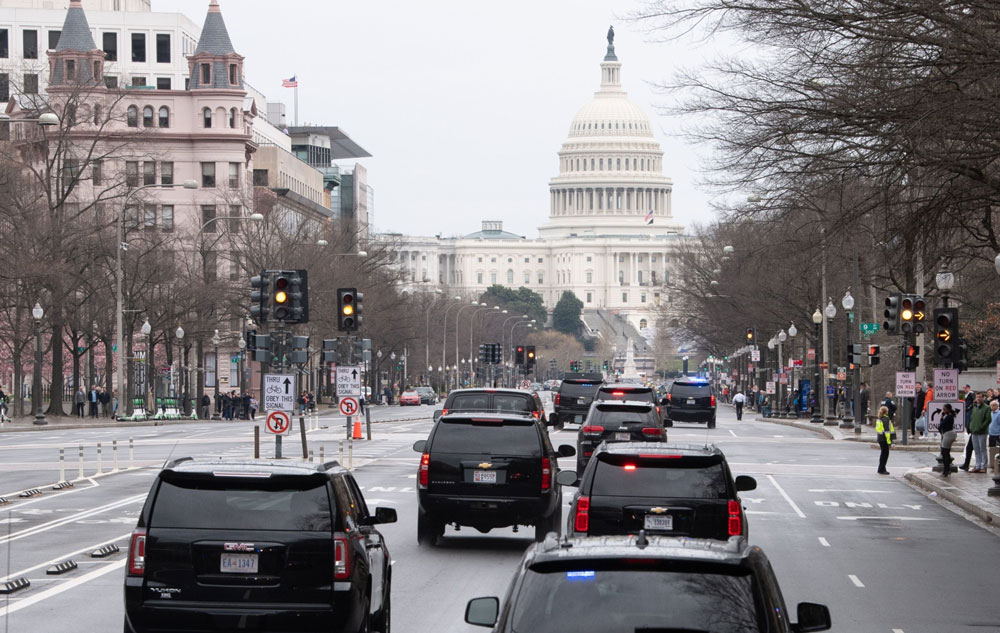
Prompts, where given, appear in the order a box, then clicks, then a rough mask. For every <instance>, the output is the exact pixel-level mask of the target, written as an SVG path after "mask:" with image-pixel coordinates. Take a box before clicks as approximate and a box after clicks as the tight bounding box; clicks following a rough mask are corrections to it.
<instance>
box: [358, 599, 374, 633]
mask: <svg viewBox="0 0 1000 633" xmlns="http://www.w3.org/2000/svg"><path fill="white" fill-rule="evenodd" d="M371 611H372V601H371V598H369V599H367V600H365V612H364V615H363V616H362V617H361V626H359V627H358V633H371V630H372V613H371Z"/></svg>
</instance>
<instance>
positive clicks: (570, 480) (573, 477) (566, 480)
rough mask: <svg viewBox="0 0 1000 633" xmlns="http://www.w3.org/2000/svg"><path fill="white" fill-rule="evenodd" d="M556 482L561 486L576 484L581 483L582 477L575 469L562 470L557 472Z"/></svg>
mask: <svg viewBox="0 0 1000 633" xmlns="http://www.w3.org/2000/svg"><path fill="white" fill-rule="evenodd" d="M556 483H557V484H559V485H560V486H575V485H577V484H578V483H580V478H579V477H578V476H577V474H576V471H575V470H560V471H559V472H558V473H556Z"/></svg>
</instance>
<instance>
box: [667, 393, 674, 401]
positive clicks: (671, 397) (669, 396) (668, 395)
mask: <svg viewBox="0 0 1000 633" xmlns="http://www.w3.org/2000/svg"><path fill="white" fill-rule="evenodd" d="M673 399H674V397H673V396H672V395H670V394H669V393H668V394H667V402H671V401H673Z"/></svg>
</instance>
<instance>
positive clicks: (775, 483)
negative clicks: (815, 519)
mask: <svg viewBox="0 0 1000 633" xmlns="http://www.w3.org/2000/svg"><path fill="white" fill-rule="evenodd" d="M767 478H768V479H770V480H771V484H772V485H773V486H774V487H775V488H776V489H777V490H778V492H780V493H781V496H782V497H784V498H785V501H787V502H788V505H790V506H792V510H795V514H797V515H799V518H800V519H804V518H806V515H805V514H804V513H803V512H802V510H800V509H799V506H797V505H795V502H794V501H792V498H791V497H789V496H788V493H787V492H785V489H784V488H782V487H781V486H779V485H778V482H777V481H776V480H775V479H774V477H772V476H771V475H768V476H767Z"/></svg>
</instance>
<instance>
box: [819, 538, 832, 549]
mask: <svg viewBox="0 0 1000 633" xmlns="http://www.w3.org/2000/svg"><path fill="white" fill-rule="evenodd" d="M819 544H820V545H822V546H823V547H830V543H829V541H827V540H826V539H825V538H823V537H822V536H821V537H819Z"/></svg>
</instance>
